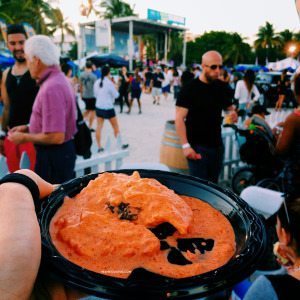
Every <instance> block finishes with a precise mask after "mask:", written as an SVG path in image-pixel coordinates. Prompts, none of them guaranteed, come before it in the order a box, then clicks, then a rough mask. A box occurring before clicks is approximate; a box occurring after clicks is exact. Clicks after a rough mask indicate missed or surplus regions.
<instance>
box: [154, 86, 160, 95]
mask: <svg viewBox="0 0 300 300" xmlns="http://www.w3.org/2000/svg"><path fill="white" fill-rule="evenodd" d="M160 95H161V88H157V87H153V88H152V96H153V97H156V96H160Z"/></svg>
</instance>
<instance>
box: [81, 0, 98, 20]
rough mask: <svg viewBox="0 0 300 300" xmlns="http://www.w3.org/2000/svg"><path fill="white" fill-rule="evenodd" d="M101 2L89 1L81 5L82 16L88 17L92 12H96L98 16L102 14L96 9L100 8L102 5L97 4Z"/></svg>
mask: <svg viewBox="0 0 300 300" xmlns="http://www.w3.org/2000/svg"><path fill="white" fill-rule="evenodd" d="M97 2H99V0H87V3H86V4H84V3H81V5H80V10H81V15H82V16H85V17H88V16H89V15H90V14H91V13H92V11H93V12H95V14H96V15H98V14H100V12H99V11H98V10H97V9H96V8H95V7H96V6H99V5H100V4H99V3H97Z"/></svg>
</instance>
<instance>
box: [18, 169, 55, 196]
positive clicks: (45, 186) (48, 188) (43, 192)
mask: <svg viewBox="0 0 300 300" xmlns="http://www.w3.org/2000/svg"><path fill="white" fill-rule="evenodd" d="M15 173H19V174H23V175H25V176H28V177H29V178H30V179H32V180H33V181H34V182H35V183H36V184H37V186H38V188H39V191H40V198H44V197H46V196H48V195H50V194H51V193H52V192H53V191H54V189H55V187H56V186H55V185H53V184H50V183H48V182H47V181H45V180H44V179H42V178H41V177H40V176H39V175H37V174H36V173H35V172H33V171H31V170H28V169H21V170H18V171H16V172H15Z"/></svg>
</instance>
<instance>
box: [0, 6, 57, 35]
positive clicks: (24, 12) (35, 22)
mask: <svg viewBox="0 0 300 300" xmlns="http://www.w3.org/2000/svg"><path fill="white" fill-rule="evenodd" d="M52 10H53V8H52V7H51V5H50V4H49V3H48V2H46V1H45V0H24V1H19V0H11V1H8V0H6V1H5V0H2V1H0V17H2V18H3V19H4V20H5V21H6V22H7V23H22V22H27V23H29V24H30V25H32V27H33V28H34V29H35V31H36V32H37V33H41V34H49V33H50V31H49V27H48V26H49V24H50V23H51V22H52V23H54V20H53V18H54V17H53V13H52Z"/></svg>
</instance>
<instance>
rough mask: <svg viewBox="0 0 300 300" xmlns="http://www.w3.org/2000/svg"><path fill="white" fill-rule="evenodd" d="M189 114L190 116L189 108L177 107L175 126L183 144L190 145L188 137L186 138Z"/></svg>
mask: <svg viewBox="0 0 300 300" xmlns="http://www.w3.org/2000/svg"><path fill="white" fill-rule="evenodd" d="M187 114H188V109H187V108H184V107H179V106H176V118H175V126H176V132H177V135H178V136H179V139H180V142H181V144H186V143H188V140H187V136H186V126H185V122H184V120H185V118H186V116H187Z"/></svg>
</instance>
